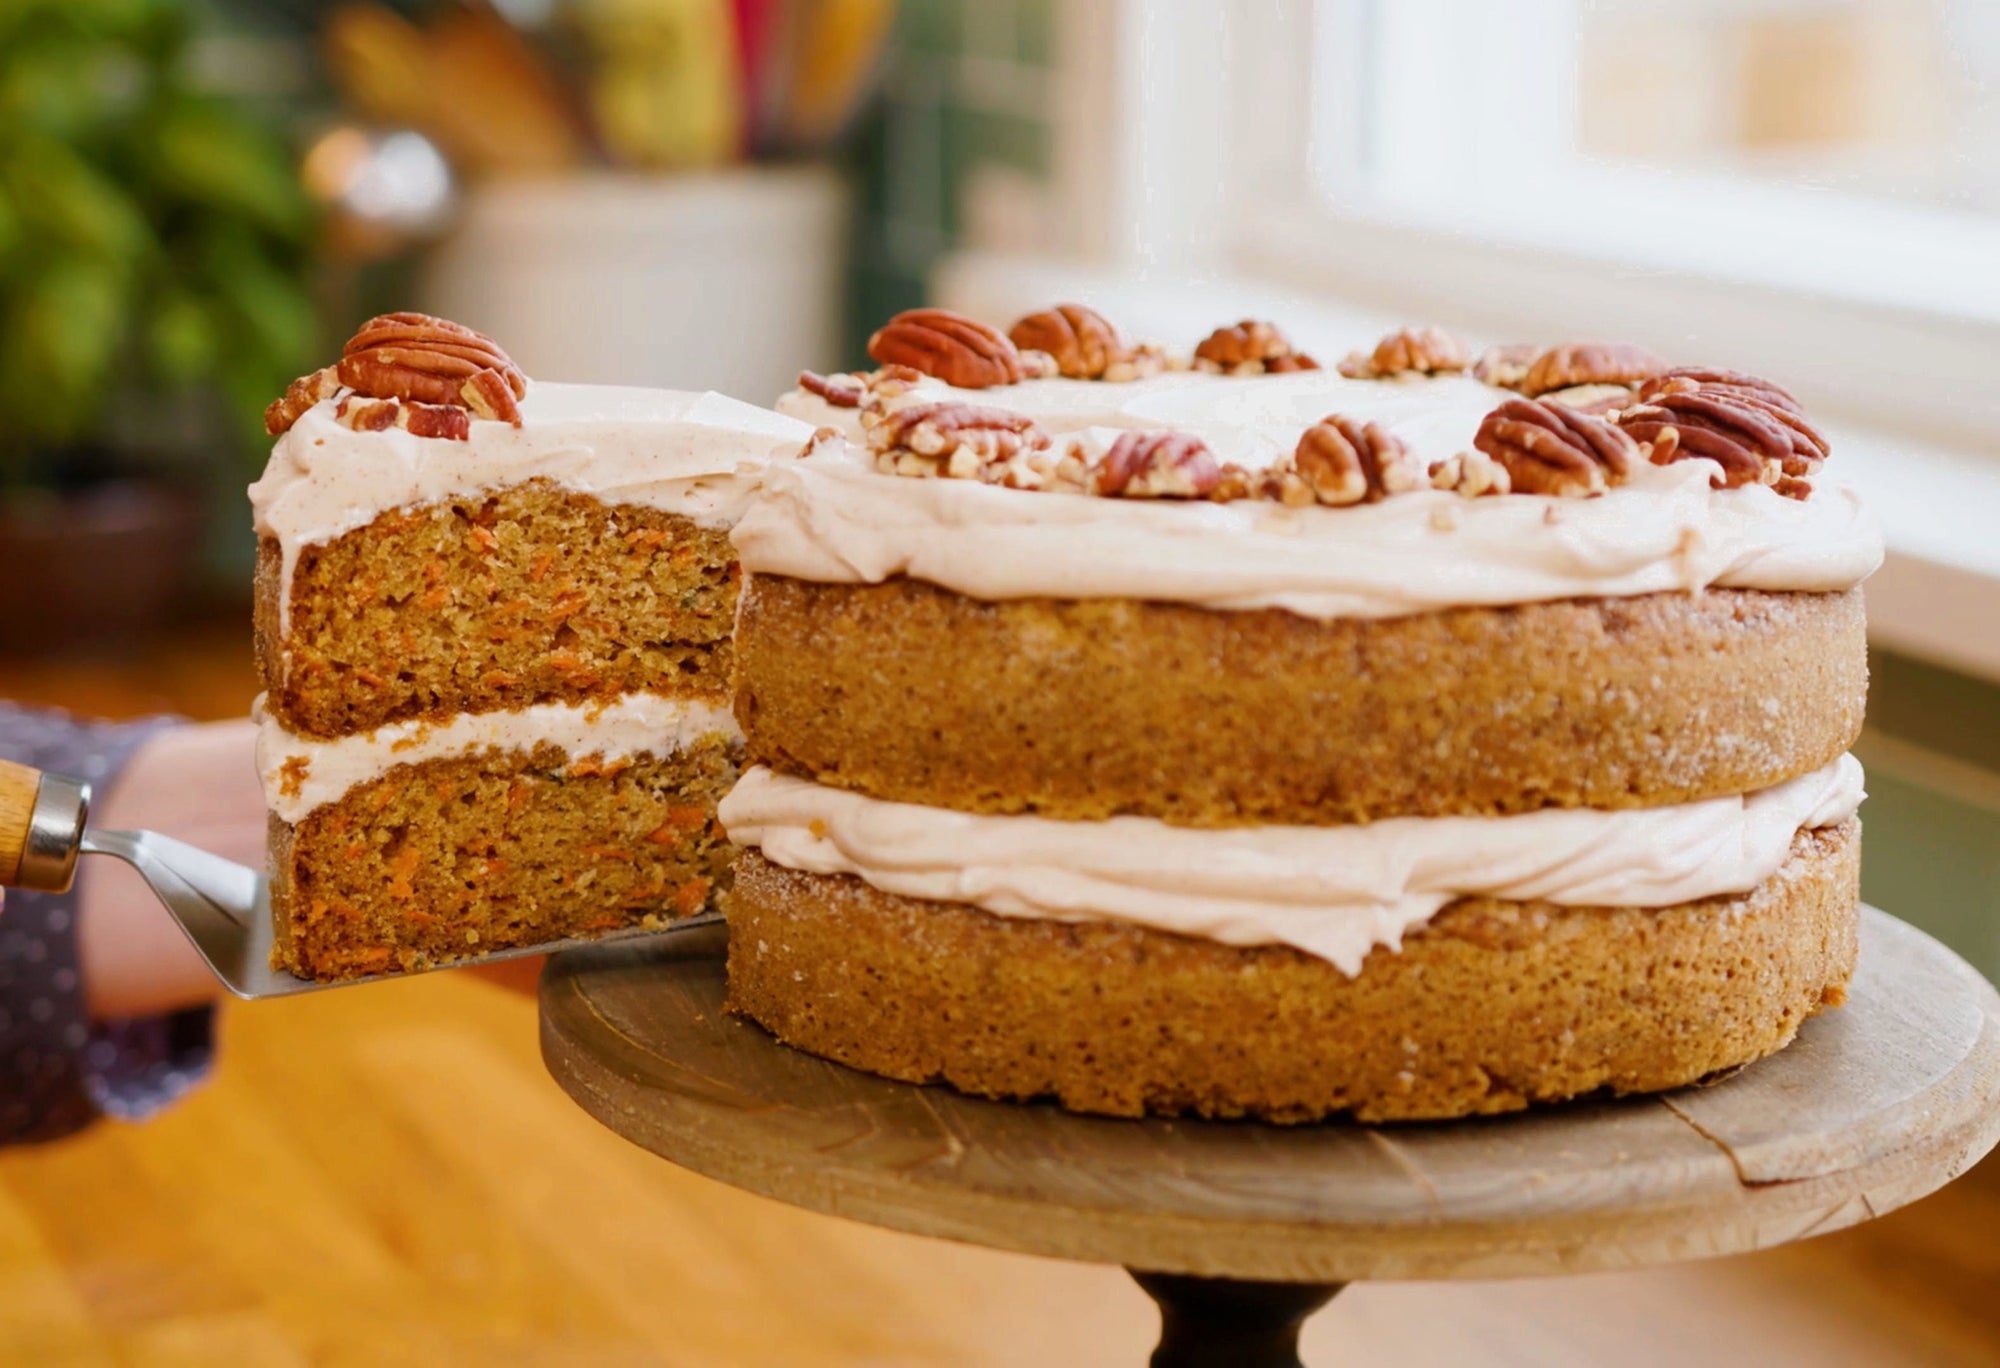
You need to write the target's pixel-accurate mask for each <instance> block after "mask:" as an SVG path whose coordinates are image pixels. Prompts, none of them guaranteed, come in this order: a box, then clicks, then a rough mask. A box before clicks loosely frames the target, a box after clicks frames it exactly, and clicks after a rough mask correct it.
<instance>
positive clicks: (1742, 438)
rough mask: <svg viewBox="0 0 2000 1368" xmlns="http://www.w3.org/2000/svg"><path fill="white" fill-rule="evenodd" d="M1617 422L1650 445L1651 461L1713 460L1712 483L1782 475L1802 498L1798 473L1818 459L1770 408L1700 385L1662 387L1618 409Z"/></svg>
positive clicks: (1733, 484)
mask: <svg viewBox="0 0 2000 1368" xmlns="http://www.w3.org/2000/svg"><path fill="white" fill-rule="evenodd" d="M1618 426H1619V427H1620V428H1621V429H1623V430H1624V431H1625V432H1626V433H1627V434H1628V435H1630V436H1631V437H1632V438H1633V439H1634V440H1636V441H1641V442H1645V443H1647V444H1648V445H1649V446H1650V448H1651V450H1650V451H1649V452H1648V453H1647V454H1648V458H1649V459H1650V460H1652V461H1653V463H1654V464H1656V465H1671V464H1672V463H1674V462H1675V461H1683V460H1687V459H1688V458H1690V457H1706V458H1708V459H1709V460H1711V461H1714V462H1715V463H1716V465H1718V466H1719V467H1721V469H1720V471H1719V472H1718V473H1717V474H1716V475H1715V476H1714V477H1713V478H1712V480H1711V483H1712V484H1713V485H1714V486H1715V487H1716V488H1717V489H1736V488H1739V487H1740V486H1743V485H1747V484H1768V485H1776V484H1777V483H1778V482H1779V481H1780V480H1786V481H1788V482H1789V483H1788V484H1787V485H1786V491H1787V492H1791V493H1792V497H1794V498H1804V497H1805V496H1806V492H1807V490H1808V486H1807V485H1806V484H1805V481H1804V479H1803V477H1804V476H1805V475H1808V474H1810V473H1811V472H1812V470H1813V469H1815V468H1817V466H1818V464H1819V461H1818V458H1817V457H1813V458H1811V459H1810V460H1808V459H1807V458H1805V457H1802V456H1800V455H1799V454H1798V448H1797V446H1796V445H1795V440H1796V437H1797V434H1795V432H1794V430H1793V429H1792V428H1791V427H1789V426H1787V425H1786V424H1785V423H1784V422H1782V421H1780V417H1779V415H1778V414H1776V413H1774V412H1773V411H1772V410H1771V409H1769V408H1767V407H1764V406H1763V405H1760V404H1756V403H1752V402H1749V401H1747V400H1744V399H1739V398H1736V397H1734V396H1733V395H1729V394H1724V393H1720V392H1711V391H1709V390H1705V389H1702V388H1699V387H1690V388H1686V389H1676V388H1673V387H1672V386H1664V387H1661V388H1660V389H1659V390H1657V391H1656V392H1655V393H1654V396H1653V398H1652V399H1651V401H1649V402H1647V403H1642V404H1635V405H1633V406H1631V407H1630V408H1626V409H1623V410H1621V411H1620V412H1619V414H1618ZM1788 466H1789V467H1796V469H1791V468H1788Z"/></svg>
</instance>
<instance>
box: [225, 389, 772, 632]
mask: <svg viewBox="0 0 2000 1368" xmlns="http://www.w3.org/2000/svg"><path fill="white" fill-rule="evenodd" d="M335 409H336V402H335V401H334V400H331V399H328V400H324V401H322V402H320V403H319V404H317V405H315V406H314V407H312V408H311V409H308V410H307V411H306V413H305V414H304V415H303V416H301V417H300V418H299V420H298V421H297V422H296V423H295V424H293V426H292V428H291V430H290V431H289V432H287V433H286V434H285V435H284V436H283V437H281V438H279V439H278V442H277V444H276V445H275V446H274V447H273V448H272V449H271V459H270V462H269V464H268V465H267V466H266V467H265V470H264V475H263V478H261V479H260V480H258V481H257V482H256V483H255V484H253V485H251V486H250V503H251V506H252V508H253V509H254V510H255V512H256V525H257V531H258V532H259V533H260V534H262V535H264V536H268V537H272V538H274V539H275V540H276V541H277V543H278V545H279V548H280V550H281V551H282V552H283V555H284V582H283V590H284V597H283V599H282V600H281V603H288V602H289V600H290V597H291V573H292V567H293V565H294V564H295V563H296V561H297V559H298V553H299V550H300V548H302V547H306V546H314V545H318V544H320V543H323V542H328V541H332V540H333V539H335V538H336V537H339V536H341V535H342V534H343V533H347V532H351V531H353V530H354V529H356V528H358V527H365V526H367V525H368V524H369V523H371V522H373V521H374V520H375V519H376V518H377V517H379V516H380V515H382V514H383V513H386V512H389V511H391V510H392V509H398V508H407V507H412V506H417V505H423V504H433V503H438V502H441V501H443V500H447V499H452V498H459V497H464V496H467V495H476V494H483V493H486V492H489V491H492V490H495V489H502V488H505V487H507V486H510V485H517V484H523V483H526V482H527V481H530V480H547V481H549V482H551V483H553V484H555V485H558V486H560V487H562V488H564V489H568V490H573V491H576V492H578V493H583V494H590V495H594V496H595V497H597V498H598V499H600V500H602V501H603V502H605V503H607V504H638V505H643V506H645V507H649V508H657V509H662V510H665V511H667V512H671V513H678V514H680V515H682V516H684V517H687V518H690V519H692V520H693V521H695V522H697V523H700V524H701V525H703V526H707V527H726V526H728V525H729V524H730V523H732V522H733V521H735V519H736V517H737V515H738V514H739V513H740V512H741V510H742V506H743V501H744V499H745V498H746V497H747V495H748V492H749V487H750V485H749V481H748V479H747V478H745V477H744V476H743V475H741V474H739V473H738V467H739V466H741V465H743V464H744V463H745V462H762V461H764V460H766V459H767V458H771V457H774V456H776V457H783V456H791V455H793V454H795V453H796V452H797V451H798V449H799V448H800V446H801V445H803V444H804V442H805V441H806V439H807V438H808V437H810V436H811V435H812V429H811V428H809V427H807V426H806V425H805V424H803V423H801V422H799V421H798V420H797V419H794V418H787V417H784V416H782V415H780V414H777V413H773V412H771V411H770V410H768V409H761V408H757V407H755V406H754V405H751V404H745V403H742V402H741V401H739V400H735V399H730V398H728V397H726V396H724V395H720V394H715V393H691V392H685V391H678V390H655V389H639V388H630V387H620V386H611V385H558V384H547V383H543V382H540V381H537V382H536V383H535V384H533V385H531V386H530V387H529V389H528V396H527V398H526V399H524V400H522V401H521V419H522V425H521V426H520V427H518V428H517V427H514V426H512V425H511V424H508V423H502V422H491V421H483V420H481V421H474V422H473V423H472V424H471V436H470V437H469V438H468V439H467V440H466V441H462V442H460V441H449V440H446V439H443V438H436V437H417V436H413V435H411V434H410V433H409V432H406V431H403V430H401V429H397V428H390V429H387V430H385V431H380V432H357V431H355V430H353V429H351V428H347V427H344V426H342V425H341V424H340V422H339V421H338V420H337V419H336V418H335Z"/></svg>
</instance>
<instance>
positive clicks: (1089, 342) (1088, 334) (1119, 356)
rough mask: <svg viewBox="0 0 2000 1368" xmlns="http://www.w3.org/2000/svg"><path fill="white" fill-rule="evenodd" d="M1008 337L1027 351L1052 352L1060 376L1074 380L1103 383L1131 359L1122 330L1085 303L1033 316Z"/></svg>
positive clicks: (1008, 333)
mask: <svg viewBox="0 0 2000 1368" xmlns="http://www.w3.org/2000/svg"><path fill="white" fill-rule="evenodd" d="M1007 338H1008V340H1009V341H1010V342H1012V343H1013V344H1014V345H1015V346H1017V347H1019V348H1020V349H1021V350H1022V351H1024V352H1025V351H1038V352H1046V353H1048V355H1049V356H1050V357H1051V358H1052V359H1053V360H1054V362H1055V367H1056V373H1057V374H1059V375H1066V376H1068V377H1069V378H1070V379H1072V380H1101V379H1103V378H1104V373H1105V372H1106V371H1108V370H1110V369H1111V368H1112V367H1113V366H1115V365H1117V364H1118V363H1119V362H1121V361H1126V360H1129V359H1130V356H1131V349H1130V348H1129V347H1127V346H1126V345H1125V339H1124V338H1122V337H1120V336H1119V335H1118V329H1116V328H1114V327H1112V326H1111V323H1110V321H1109V320H1108V319H1106V318H1105V317H1104V315H1103V314H1101V313H1099V312H1097V310H1095V309H1091V308H1086V307H1085V306H1084V305H1082V304H1058V305H1056V306H1055V307H1054V308H1053V309H1044V310H1042V311H1041V312H1040V313H1031V314H1029V315H1028V316H1027V317H1025V318H1022V319H1019V320H1017V321H1016V322H1015V324H1014V326H1013V327H1011V328H1009V329H1008V330H1007Z"/></svg>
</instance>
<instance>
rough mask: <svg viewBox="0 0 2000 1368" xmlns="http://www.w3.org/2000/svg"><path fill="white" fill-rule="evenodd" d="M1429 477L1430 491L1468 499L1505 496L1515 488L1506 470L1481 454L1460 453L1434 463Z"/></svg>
mask: <svg viewBox="0 0 2000 1368" xmlns="http://www.w3.org/2000/svg"><path fill="white" fill-rule="evenodd" d="M1430 476H1431V488H1433V489H1449V490H1452V491H1453V492H1455V493H1459V494H1463V495H1464V496H1465V497H1466V498H1468V499H1476V498H1478V497H1479V496H1480V495H1482V494H1507V493H1511V492H1512V491H1513V488H1514V483H1513V481H1512V480H1511V479H1509V478H1508V475H1507V467H1506V466H1504V465H1501V464H1500V463H1499V462H1498V461H1496V460H1494V459H1493V458H1492V457H1491V456H1488V455H1487V454H1486V453H1485V452H1483V451H1461V452H1459V453H1458V455H1456V456H1451V457H1447V458H1446V459H1444V460H1442V461H1436V462H1433V463H1432V465H1431V470H1430Z"/></svg>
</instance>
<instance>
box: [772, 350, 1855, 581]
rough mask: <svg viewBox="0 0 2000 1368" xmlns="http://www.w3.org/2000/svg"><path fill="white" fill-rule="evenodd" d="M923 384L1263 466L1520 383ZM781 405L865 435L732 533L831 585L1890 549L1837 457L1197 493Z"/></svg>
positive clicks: (1442, 449)
mask: <svg viewBox="0 0 2000 1368" xmlns="http://www.w3.org/2000/svg"><path fill="white" fill-rule="evenodd" d="M916 392H917V393H918V394H919V395H921V396H922V397H923V398H936V399H940V400H942V399H956V400H962V401H964V402H967V403H973V404H980V405H987V406H994V407H1000V408H1006V409H1010V410H1014V411H1017V412H1021V413H1025V414H1027V415H1029V416H1030V417H1032V418H1034V420H1035V421H1036V422H1037V423H1038V424H1039V425H1040V426H1041V427H1042V428H1043V430H1044V431H1046V432H1048V433H1049V435H1050V436H1051V437H1052V438H1054V439H1055V440H1056V441H1058V442H1064V441H1077V442H1080V443H1082V444H1083V445H1084V446H1085V447H1086V448H1087V449H1090V450H1092V451H1098V450H1102V449H1103V448H1105V447H1108V446H1109V445H1110V443H1111V442H1112V441H1113V440H1115V438H1116V436H1117V434H1118V432H1120V431H1122V430H1126V429H1131V428H1172V429H1176V430H1180V431H1186V432H1191V433H1194V434H1195V435H1197V436H1199V437H1201V438H1202V439H1203V440H1204V441H1206V442H1207V443H1208V445H1209V446H1210V447H1211V448H1212V449H1213V450H1214V452H1215V454H1216V456H1217V457H1218V458H1219V459H1221V460H1223V461H1227V462H1234V463H1236V464H1238V465H1242V466H1244V467H1246V468H1249V469H1252V470H1256V469H1261V468H1263V467H1265V466H1268V465H1269V464H1270V463H1271V462H1272V461H1273V460H1274V459H1276V458H1277V457H1278V456H1279V455H1281V454H1283V453H1286V452H1289V451H1290V450H1291V449H1292V447H1293V445H1294V444H1295V443H1296V442H1297V440H1298V436H1299V434H1300V432H1301V431H1303V430H1304V429H1305V428H1306V427H1308V426H1310V425H1311V424H1312V423H1314V422H1316V421H1318V420H1319V419H1320V418H1322V417H1324V416H1326V415H1327V414H1330V413H1340V414H1345V415H1347V416H1348V417H1351V418H1353V419H1355V420H1357V421H1359V422H1380V423H1382V424H1384V425H1385V426H1387V427H1388V428H1389V430H1390V431H1392V432H1393V433H1395V435H1396V436H1398V437H1400V438H1401V439H1402V440H1403V441H1404V442H1406V443H1408V445H1409V446H1410V447H1411V449H1412V450H1413V451H1414V452H1415V453H1416V454H1417V456H1418V457H1419V458H1420V459H1422V460H1423V461H1424V462H1426V463H1427V464H1428V463H1430V462H1434V461H1440V460H1444V459H1447V458H1448V457H1451V456H1453V455H1456V454H1457V453H1459V452H1462V451H1464V450H1467V449H1468V448H1469V447H1470V446H1471V445H1472V438H1473V434H1474V433H1475V432H1476V431H1477V429H1478V427H1479V422H1480V419H1481V418H1482V417H1483V416H1484V415H1485V414H1486V413H1487V412H1488V411H1490V410H1491V409H1492V408H1493V407H1494V406H1495V405H1496V404H1498V403H1499V402H1500V401H1501V400H1503V399H1505V398H1508V397H1510V396H1509V395H1508V392H1506V391H1504V390H1497V389H1493V388H1490V387H1488V386H1487V385H1484V384H1482V383H1480V382H1479V381H1477V380H1474V379H1471V378H1469V377H1465V376H1448V377H1439V378H1422V377H1404V378H1398V379H1391V380H1350V379H1347V378H1345V377H1343V376H1341V375H1339V374H1337V373H1334V372H1331V371H1311V372H1303V373H1298V374H1291V375H1282V376H1258V377H1251V378H1228V377H1221V376H1215V375H1208V374H1202V373H1173V374H1168V375H1162V376H1158V377H1155V378H1153V379H1148V380H1140V381H1134V382H1131V383H1126V384H1108V383H1101V382H1091V381H1079V380H1060V379H1048V380H1032V381H1027V382H1024V383H1021V384H1018V385H1010V386H1006V387H1004V388H999V389H987V390H955V389H953V388H952V387H950V386H948V385H945V384H943V383H942V382H940V381H937V380H935V379H926V380H924V381H923V382H921V384H919V385H918V386H917V391H916ZM778 408H779V410H780V411H781V412H783V413H786V414H789V415H791V416H794V417H797V418H799V419H801V420H803V421H805V422H807V423H811V424H814V425H816V426H828V427H833V428H836V429H837V430H839V431H840V432H841V433H843V435H845V436H847V437H849V438H850V441H849V442H848V443H825V444H822V445H821V446H820V447H819V448H818V451H817V453H816V454H815V455H814V456H813V457H811V458H810V459H808V460H805V461H800V462H795V463H791V464H787V465H783V466H775V465H774V466H772V467H771V468H769V469H767V470H766V471H765V472H764V474H763V477H762V479H761V480H760V482H759V487H758V489H757V491H756V492H755V493H754V494H753V496H752V497H751V499H750V502H749V505H748V507H747V508H746V510H745V512H744V515H743V517H742V519H741V520H740V521H739V522H738V524H737V526H736V531H735V534H734V535H735V541H736V545H737V549H738V551H739V553H740V554H741V556H742V558H743V564H744V567H745V569H747V570H749V571H751V572H753V573H765V574H776V575H786V576H790V577H793V578H797V579H804V580H811V581H816V582H820V583H835V584H868V583H876V582H880V581H882V580H885V579H889V578H891V577H893V576H897V575H908V576H910V577H912V578H915V579H921V580H925V581H928V582H930V583H933V584H937V585H941V586H943V587H944V588H947V589H952V590H955V591H957V592H959V593H963V594H967V595H970V596H972V597H975V598H983V599H1004V598H1024V597H1036V596H1051V597H1058V598H1094V597H1115V598H1145V599H1155V600H1167V601H1176V602H1185V603H1193V604H1199V605H1202V606H1205V607H1210V608H1219V609H1251V608H1284V609H1288V610H1290V611H1292V612H1295V613H1299V614H1302V615H1305V616H1309V617H1319V618H1335V617H1396V616H1401V615H1405V614H1410V613H1420V612H1427V611H1432V610H1437V609H1443V608H1451V607H1481V606H1485V607H1491V606H1501V605H1506V604H1518V603H1533V602H1545V601H1550V600H1555V599H1564V598H1606V597H1629V596H1635V595H1640V594H1651V593H1659V592H1664V591H1670V590H1680V591H1686V592H1697V591H1700V590H1702V589H1705V588H1708V587H1710V586H1721V587H1728V588H1744V589H1765V590H1777V591H1784V590H1793V591H1832V590H1841V589H1846V588H1849V587H1851V586H1853V585H1856V584H1859V583H1860V582H1861V581H1862V580H1863V579H1865V578H1867V576H1868V575H1869V574H1870V573H1871V572H1872V571H1873V570H1874V569H1875V567H1876V566H1877V565H1879V564H1880V563H1881V559H1882V537H1881V532H1880V530H1879V529H1878V528H1877V526H1876V524H1875V521H1874V519H1873V518H1872V517H1871V516H1870V515H1869V514H1868V513H1867V511H1866V510H1865V509H1864V508H1863V507H1862V506H1861V503H1860V501H1859V500H1858V499H1857V497H1856V496H1855V494H1854V493H1853V491H1852V490H1850V489H1848V488H1847V487H1845V486H1843V485H1841V484H1840V483H1838V482H1837V481H1836V480H1834V479H1831V478H1829V477H1828V476H1827V475H1825V474H1824V473H1822V474H1821V475H1819V476H1818V477H1816V479H1815V481H1814V483H1815V489H1814V492H1813V495H1812V497H1811V498H1810V499H1807V500H1804V501H1800V500H1796V499H1787V498H1783V497H1781V496H1779V495H1778V494H1776V493H1775V492H1773V491H1772V490H1771V489H1769V488H1766V487H1764V486H1761V485H1753V486H1748V487H1743V488H1738V489H1713V488H1711V487H1710V483H1711V476H1712V475H1714V474H1716V473H1717V468H1716V466H1715V465H1714V464H1713V463H1712V462H1710V461H1706V460H1693V459H1691V460H1683V461H1681V462H1679V463H1677V464H1674V465H1670V466H1652V465H1642V466H1641V467H1640V468H1639V469H1637V470H1636V471H1634V472H1633V475H1632V478H1631V479H1630V480H1629V481H1628V482H1627V483H1625V484H1622V485H1619V486H1617V487H1615V488H1613V489H1611V490H1610V491H1609V492H1607V493H1605V494H1603V495H1602V496H1600V497H1597V498H1589V499H1564V498H1551V497H1546V496H1541V495H1525V494H1509V495H1504V496H1499V497H1491V498H1480V499H1467V498H1463V497H1461V496H1459V495H1457V494H1454V493H1449V492H1445V491H1435V490H1424V491H1419V492H1414V493H1405V494H1399V495H1396V496H1394V497H1392V498H1389V499H1385V500H1383V501H1381V502H1379V503H1372V504H1362V505H1356V506H1353V507H1345V508H1330V507H1321V506H1311V507H1305V508H1290V507H1286V506H1284V505H1281V504H1277V503H1272V502H1269V501H1263V500H1241V501H1238V502H1235V503H1226V504H1220V503H1205V502H1203V503H1188V502H1176V501H1169V500H1153V499H1123V498H1102V497H1096V496H1091V495H1083V494H1069V493H1052V492H1042V491H1035V492H1030V491H1022V490H1012V489H1005V488H1001V487H999V486H995V485H987V484H981V483H978V482H976V481H971V480H950V479H918V478H910V477H904V476H895V475H887V474H881V473H878V472H877V471H876V470H875V469H874V466H873V463H872V462H871V460H870V458H869V456H868V453H867V452H866V451H864V450H861V449H859V447H858V445H857V444H858V443H859V441H860V437H861V428H860V421H859V415H858V413H857V412H856V410H853V409H842V408H836V407H834V406H832V405H829V404H827V403H826V402H825V401H824V400H822V399H821V398H819V397H818V396H816V395H813V394H810V393H807V392H804V391H795V392H793V393H791V394H788V395H786V396H785V397H784V398H782V399H781V400H780V401H779V403H778Z"/></svg>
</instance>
